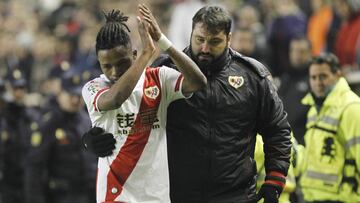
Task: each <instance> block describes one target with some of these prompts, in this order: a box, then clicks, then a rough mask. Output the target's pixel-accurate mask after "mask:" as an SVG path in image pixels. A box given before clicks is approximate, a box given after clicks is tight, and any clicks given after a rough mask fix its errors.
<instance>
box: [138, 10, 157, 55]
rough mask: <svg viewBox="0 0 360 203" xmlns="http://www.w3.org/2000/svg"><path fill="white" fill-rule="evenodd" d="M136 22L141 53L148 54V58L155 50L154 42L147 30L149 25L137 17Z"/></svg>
mask: <svg viewBox="0 0 360 203" xmlns="http://www.w3.org/2000/svg"><path fill="white" fill-rule="evenodd" d="M137 22H138V30H139V35H140V38H141V43H142V46H143V53H145V54H146V53H148V54H150V56H152V55H153V54H154V53H155V50H156V49H155V45H154V41H153V39H152V37H151V36H150V33H149V29H150V28H149V23H147V22H146V21H145V20H144V19H142V18H141V17H139V16H138V17H137Z"/></svg>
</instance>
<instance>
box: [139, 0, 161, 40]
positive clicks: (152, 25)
mask: <svg viewBox="0 0 360 203" xmlns="http://www.w3.org/2000/svg"><path fill="white" fill-rule="evenodd" d="M138 7H139V12H140V14H141V16H142V18H143V19H144V20H145V21H146V22H147V23H149V33H150V35H151V37H152V38H153V39H154V40H155V41H158V40H159V39H160V37H161V33H162V32H161V30H160V27H159V25H158V23H157V21H156V19H155V17H154V15H153V14H152V13H151V11H150V9H149V8H148V7H147V6H146V5H145V4H139V6H138Z"/></svg>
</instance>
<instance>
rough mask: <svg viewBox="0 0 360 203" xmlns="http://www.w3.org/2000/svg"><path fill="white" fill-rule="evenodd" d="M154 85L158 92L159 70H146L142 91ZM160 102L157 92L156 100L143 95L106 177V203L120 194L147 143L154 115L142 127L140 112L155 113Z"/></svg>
mask: <svg viewBox="0 0 360 203" xmlns="http://www.w3.org/2000/svg"><path fill="white" fill-rule="evenodd" d="M155 85H156V86H158V87H159V90H160V89H161V88H160V87H161V86H160V79H159V68H147V69H146V71H145V81H144V86H143V91H144V89H145V88H147V87H152V86H155ZM160 100H161V92H159V95H158V96H157V97H156V99H150V98H148V97H146V96H145V93H143V97H142V99H141V104H140V109H139V114H138V116H137V118H136V120H135V122H134V125H133V127H132V128H131V131H130V133H129V135H128V137H127V140H126V142H125V144H124V146H123V147H122V148H121V149H120V152H119V154H118V155H117V156H116V158H115V160H114V161H113V162H112V163H111V165H110V171H109V173H108V176H107V179H108V181H107V189H106V190H107V191H106V198H105V200H106V201H114V200H115V198H116V197H118V196H119V195H120V194H121V192H122V189H123V185H124V184H125V182H126V180H127V178H128V177H129V175H130V174H131V172H132V171H133V169H134V168H135V166H136V164H137V162H138V160H139V159H140V156H141V154H142V152H143V150H144V148H145V145H146V143H147V141H148V138H149V135H150V132H151V127H152V124H153V122H154V120H155V118H156V114H155V118H154V119H153V121H152V122H150V123H146V125H144V124H142V121H141V116H140V112H144V111H149V109H150V110H151V109H153V110H155V112H157V110H158V108H159V104H160ZM139 129H140V130H139ZM114 187H115V188H116V189H117V192H116V193H115V194H113V193H112V188H114Z"/></svg>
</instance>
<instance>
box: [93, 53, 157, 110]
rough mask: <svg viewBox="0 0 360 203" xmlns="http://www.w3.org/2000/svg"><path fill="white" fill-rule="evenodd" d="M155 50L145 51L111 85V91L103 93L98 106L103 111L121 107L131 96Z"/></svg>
mask: <svg viewBox="0 0 360 203" xmlns="http://www.w3.org/2000/svg"><path fill="white" fill-rule="evenodd" d="M152 55H153V52H151V51H143V52H142V53H141V54H140V56H139V57H138V58H137V59H136V60H135V61H134V63H133V64H132V65H131V66H130V68H129V69H128V70H127V71H126V72H125V73H124V74H123V75H122V76H121V77H120V78H119V79H118V80H117V81H116V82H115V83H114V84H113V85H112V86H111V88H110V89H109V91H107V92H105V93H104V94H102V95H101V97H100V98H99V100H98V107H99V109H100V110H102V111H107V110H113V109H117V108H119V107H120V106H121V105H122V103H124V101H125V100H126V99H127V98H129V96H130V95H131V93H132V91H133V90H134V88H135V85H136V84H137V82H138V80H139V78H140V76H141V74H142V72H143V71H144V68H145V67H146V65H147V63H148V62H149V60H150V59H151V56H152Z"/></svg>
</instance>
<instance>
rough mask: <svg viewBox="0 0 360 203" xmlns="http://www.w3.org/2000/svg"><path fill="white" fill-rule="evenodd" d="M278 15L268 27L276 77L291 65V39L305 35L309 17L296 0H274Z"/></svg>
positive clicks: (271, 56) (272, 64)
mask: <svg viewBox="0 0 360 203" xmlns="http://www.w3.org/2000/svg"><path fill="white" fill-rule="evenodd" d="M272 2H273V4H274V9H275V12H276V16H275V17H274V18H273V20H272V21H271V24H270V27H269V29H268V43H269V49H270V50H271V52H270V56H269V57H270V60H271V63H270V68H272V69H271V71H272V74H273V76H274V77H279V76H281V75H282V74H283V73H284V72H285V71H287V69H288V68H289V66H290V61H289V44H290V41H291V39H293V38H295V37H296V36H299V35H305V31H306V25H307V19H306V16H305V14H304V13H303V12H302V11H301V10H300V8H299V7H298V6H297V4H296V3H295V0H273V1H272Z"/></svg>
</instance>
